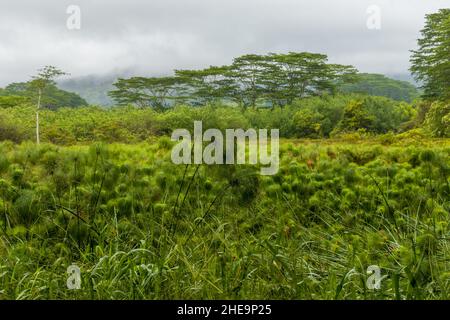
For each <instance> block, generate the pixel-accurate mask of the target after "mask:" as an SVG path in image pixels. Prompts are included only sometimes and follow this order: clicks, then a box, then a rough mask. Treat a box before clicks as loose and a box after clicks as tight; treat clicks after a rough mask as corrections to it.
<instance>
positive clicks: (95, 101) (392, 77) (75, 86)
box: [58, 71, 417, 107]
mask: <svg viewBox="0 0 450 320" xmlns="http://www.w3.org/2000/svg"><path fill="white" fill-rule="evenodd" d="M132 76H134V74H133V72H131V71H123V72H116V73H110V74H106V75H88V76H82V77H75V78H70V79H64V80H60V81H59V82H58V87H60V88H61V89H63V90H66V91H71V92H75V93H77V94H79V95H80V96H81V97H82V98H83V99H85V100H86V101H87V102H88V103H89V104H92V105H99V106H104V107H111V106H113V105H114V104H115V103H114V101H113V100H112V99H111V97H109V96H108V92H109V91H111V90H112V89H114V86H113V84H114V82H116V80H117V79H118V78H127V77H132ZM385 79H387V80H388V81H389V84H390V85H393V84H394V85H395V84H397V85H398V87H399V88H400V87H401V88H405V85H406V86H407V87H408V89H414V88H413V86H417V84H416V82H415V81H414V79H413V77H412V76H411V75H410V74H388V75H386V76H385ZM405 81H406V82H409V83H410V84H412V85H409V84H405V83H404V82H405ZM394 87H395V86H394ZM391 89H392V88H391ZM394 90H395V88H394ZM350 91H352V90H350ZM356 91H358V90H356ZM367 93H368V94H372V93H370V92H367ZM374 95H381V96H386V95H384V94H382V93H380V92H379V91H378V92H377V93H376V94H374ZM394 95H395V93H394ZM388 97H391V98H392V94H390V95H388ZM407 100H410V99H407Z"/></svg>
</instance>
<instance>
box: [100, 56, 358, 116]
mask: <svg viewBox="0 0 450 320" xmlns="http://www.w3.org/2000/svg"><path fill="white" fill-rule="evenodd" d="M356 73H357V70H356V69H355V68H354V67H352V66H348V65H340V64H331V63H328V57H327V56H326V55H324V54H317V53H308V52H290V53H287V54H276V53H270V54H267V55H256V54H248V55H243V56H241V57H238V58H235V59H234V60H233V63H232V64H231V65H228V66H210V67H209V68H206V69H203V70H175V75H174V76H170V77H132V78H129V79H118V80H117V82H116V83H114V86H115V90H112V91H110V93H109V95H110V96H111V97H112V98H113V99H114V100H115V101H116V102H117V103H118V104H122V105H125V104H132V105H136V106H139V107H151V108H154V109H155V110H164V109H166V108H168V107H170V106H172V105H173V104H175V103H183V104H188V105H193V106H197V105H208V104H211V103H215V102H218V101H220V102H231V103H234V104H236V105H238V106H240V107H242V108H244V109H247V108H256V106H257V105H259V104H261V105H267V106H272V107H277V106H281V107H282V106H285V105H287V104H291V103H292V102H293V101H294V99H298V98H304V97H307V96H315V95H321V94H324V93H334V92H335V91H336V88H337V87H338V86H339V85H341V84H343V83H348V82H352V81H354V79H355V75H356Z"/></svg>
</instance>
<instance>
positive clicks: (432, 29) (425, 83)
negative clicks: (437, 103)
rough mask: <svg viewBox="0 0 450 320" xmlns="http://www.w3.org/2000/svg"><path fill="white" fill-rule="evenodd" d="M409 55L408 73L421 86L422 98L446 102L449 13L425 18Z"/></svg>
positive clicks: (449, 93) (449, 88) (449, 70)
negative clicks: (419, 34) (409, 68)
mask: <svg viewBox="0 0 450 320" xmlns="http://www.w3.org/2000/svg"><path fill="white" fill-rule="evenodd" d="M421 33H422V37H421V38H420V39H419V40H418V47H419V48H418V49H417V50H413V51H412V56H411V64H412V65H411V72H412V73H413V75H414V76H415V78H416V79H417V81H419V82H420V83H422V88H423V90H424V97H426V98H429V99H441V100H448V99H450V9H448V8H446V9H441V10H439V11H438V12H436V13H432V14H428V15H427V16H426V24H425V27H424V28H423V29H422V31H421Z"/></svg>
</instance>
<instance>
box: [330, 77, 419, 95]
mask: <svg viewBox="0 0 450 320" xmlns="http://www.w3.org/2000/svg"><path fill="white" fill-rule="evenodd" d="M354 79H355V82H354V83H348V84H343V85H341V86H340V87H339V88H338V90H339V91H342V92H345V93H362V94H368V95H372V96H383V97H387V98H390V99H393V100H397V101H406V102H412V101H413V100H414V99H416V98H417V97H418V96H419V92H418V91H417V89H416V87H414V86H413V85H412V84H411V83H409V82H407V81H399V80H394V79H390V78H388V77H386V76H384V75H381V74H370V73H359V74H357V75H355V76H354Z"/></svg>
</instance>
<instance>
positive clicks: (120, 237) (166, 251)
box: [0, 138, 450, 299]
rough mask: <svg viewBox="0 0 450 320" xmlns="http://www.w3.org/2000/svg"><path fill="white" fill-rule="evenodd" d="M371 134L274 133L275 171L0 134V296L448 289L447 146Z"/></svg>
mask: <svg viewBox="0 0 450 320" xmlns="http://www.w3.org/2000/svg"><path fill="white" fill-rule="evenodd" d="M381 142H382V141H381ZM381 142H380V141H375V140H373V141H369V140H366V141H353V142H345V141H332V140H322V141H314V140H283V141H282V143H281V146H280V150H281V164H280V171H279V173H278V174H277V175H274V176H260V175H259V170H258V168H256V167H252V166H246V165H242V166H230V165H228V166H226V165H223V166H207V165H199V166H197V165H190V166H185V165H181V166H176V165H174V164H172V162H171V161H170V152H171V147H172V142H171V141H170V140H169V139H167V138H159V139H154V140H153V141H151V142H147V143H140V144H135V145H125V144H91V145H87V146H72V147H60V146H55V145H51V144H43V145H41V146H36V145H34V144H31V143H22V144H20V145H16V144H13V143H9V142H3V143H0V230H1V231H0V299H112V298H116V299H449V298H450V243H449V237H450V215H449V211H450V141H449V140H448V139H447V140H421V141H414V140H410V141H405V142H397V143H392V144H390V143H388V142H383V143H381ZM72 263H75V264H77V265H78V266H79V267H80V269H81V277H82V284H81V289H80V290H68V289H67V286H66V281H67V278H68V274H67V267H68V266H70V265H71V264H72ZM370 265H377V266H379V267H380V268H381V274H382V276H386V277H385V278H383V280H382V282H381V288H380V289H379V290H371V289H369V288H368V287H367V286H366V281H367V279H368V276H369V275H368V274H367V268H368V267H369V266H370Z"/></svg>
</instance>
